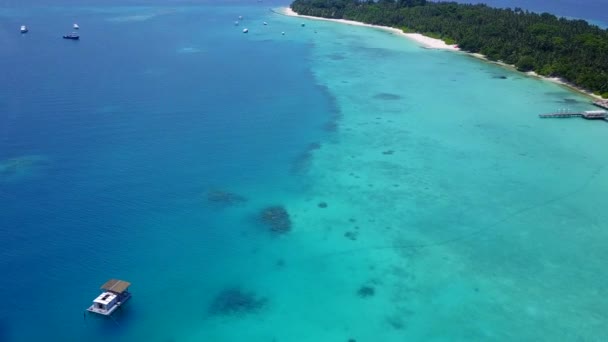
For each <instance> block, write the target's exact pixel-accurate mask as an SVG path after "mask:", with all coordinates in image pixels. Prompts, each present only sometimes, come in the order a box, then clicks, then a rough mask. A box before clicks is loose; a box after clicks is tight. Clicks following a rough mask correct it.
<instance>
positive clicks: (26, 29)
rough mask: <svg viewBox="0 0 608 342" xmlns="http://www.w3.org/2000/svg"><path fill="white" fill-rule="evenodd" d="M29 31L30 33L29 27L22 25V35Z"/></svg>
mask: <svg viewBox="0 0 608 342" xmlns="http://www.w3.org/2000/svg"><path fill="white" fill-rule="evenodd" d="M27 31H29V30H28V28H27V26H25V25H21V33H27Z"/></svg>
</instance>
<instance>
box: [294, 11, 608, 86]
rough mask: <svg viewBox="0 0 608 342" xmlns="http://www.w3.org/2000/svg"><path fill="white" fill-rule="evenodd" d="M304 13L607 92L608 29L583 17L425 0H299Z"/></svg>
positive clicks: (301, 12)
mask: <svg viewBox="0 0 608 342" xmlns="http://www.w3.org/2000/svg"><path fill="white" fill-rule="evenodd" d="M291 7H292V9H293V10H294V11H295V12H297V13H299V14H303V15H312V16H317V17H325V18H335V19H349V20H356V21H360V22H364V23H369V24H375V25H383V26H391V27H396V28H400V29H402V30H404V31H406V32H420V33H423V34H425V35H429V36H432V37H439V38H441V39H443V40H445V41H446V42H448V43H453V42H455V43H457V44H458V46H459V47H460V48H461V49H462V50H464V51H468V52H477V53H481V54H484V55H486V56H487V57H488V58H489V59H490V60H494V61H498V60H500V61H503V62H505V63H507V64H513V65H515V66H516V67H517V68H518V69H519V70H521V71H531V70H533V71H536V72H537V73H539V74H541V75H544V76H555V77H561V78H563V79H564V80H566V81H569V82H571V83H573V84H575V85H577V86H579V87H582V88H586V89H589V90H591V91H593V92H595V93H598V94H602V95H604V96H605V97H608V31H607V30H604V29H601V28H599V27H597V26H593V25H590V24H588V23H587V22H586V21H584V20H568V19H564V18H557V17H556V16H554V15H551V14H548V13H542V14H537V13H532V12H528V11H524V10H522V9H520V8H515V9H497V8H491V7H488V6H486V5H470V4H458V3H453V2H430V1H429V2H427V1H426V0H379V1H372V0H367V1H360V0H295V1H294V2H293V4H292V5H291Z"/></svg>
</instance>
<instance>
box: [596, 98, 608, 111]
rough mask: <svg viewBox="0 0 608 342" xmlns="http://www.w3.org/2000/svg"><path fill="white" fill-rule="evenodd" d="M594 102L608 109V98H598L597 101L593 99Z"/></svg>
mask: <svg viewBox="0 0 608 342" xmlns="http://www.w3.org/2000/svg"><path fill="white" fill-rule="evenodd" d="M593 104H594V105H596V106H598V107H600V108H603V109H608V100H597V101H593Z"/></svg>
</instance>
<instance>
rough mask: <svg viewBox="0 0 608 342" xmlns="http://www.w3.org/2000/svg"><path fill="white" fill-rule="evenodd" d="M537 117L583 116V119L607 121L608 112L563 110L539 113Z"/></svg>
mask: <svg viewBox="0 0 608 342" xmlns="http://www.w3.org/2000/svg"><path fill="white" fill-rule="evenodd" d="M539 117H540V118H541V119H548V118H557V119H561V118H583V119H587V120H605V121H608V112H607V111H605V110H587V111H584V112H570V111H564V112H556V113H547V114H540V115H539Z"/></svg>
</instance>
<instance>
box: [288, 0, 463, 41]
mask: <svg viewBox="0 0 608 342" xmlns="http://www.w3.org/2000/svg"><path fill="white" fill-rule="evenodd" d="M279 11H280V13H282V14H284V15H286V16H289V17H298V18H306V19H313V20H321V21H331V22H335V23H340V24H346V25H352V26H362V27H371V28H375V29H380V30H383V31H387V32H391V33H394V34H397V35H400V36H403V37H406V38H408V39H410V40H413V41H415V42H417V43H419V44H420V45H422V46H423V47H424V48H426V49H432V50H450V51H460V49H459V48H458V46H457V45H456V44H453V45H448V44H446V43H445V42H444V41H443V40H441V39H436V38H431V37H427V36H425V35H422V34H420V33H405V32H403V31H402V30H400V29H397V28H394V27H388V26H380V25H372V24H366V23H362V22H359V21H354V20H346V19H330V18H321V17H313V16H309V15H301V14H298V13H296V12H294V11H293V10H292V9H291V8H290V7H282V8H280V9H279Z"/></svg>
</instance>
